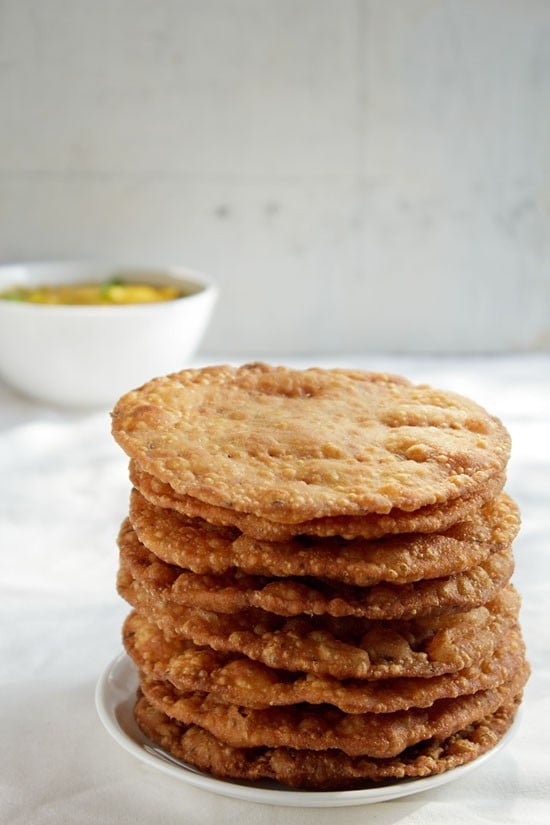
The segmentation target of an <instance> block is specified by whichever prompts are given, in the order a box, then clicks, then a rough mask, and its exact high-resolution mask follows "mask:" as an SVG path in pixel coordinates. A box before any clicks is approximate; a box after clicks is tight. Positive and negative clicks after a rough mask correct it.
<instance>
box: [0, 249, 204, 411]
mask: <svg viewBox="0 0 550 825" xmlns="http://www.w3.org/2000/svg"><path fill="white" fill-rule="evenodd" d="M121 275H123V277H125V278H126V279H128V280H130V279H131V280H132V281H136V282H147V283H155V284H165V285H167V284H170V285H175V286H179V287H181V288H182V289H183V290H185V291H186V292H187V293H188V294H186V295H185V296H184V297H182V298H177V299H175V300H169V301H159V302H157V303H144V304H123V305H120V306H106V305H103V306H79V305H74V306H73V305H71V306H67V305H44V304H32V303H29V302H26V301H9V300H2V299H0V375H1V376H2V377H3V378H4V379H5V380H6V381H7V382H9V383H10V384H12V385H13V386H14V387H16V388H17V389H18V390H20V391H21V392H23V393H25V394H26V395H29V396H31V397H34V398H37V399H40V400H42V401H46V402H48V403H53V404H58V405H63V406H72V407H99V406H111V405H113V404H114V403H115V402H116V400H117V399H118V398H119V397H120V395H122V394H123V393H125V392H127V391H128V390H130V389H133V388H134V387H138V386H140V385H141V384H142V383H144V382H145V381H148V380H149V379H150V378H153V377H155V376H157V375H165V374H167V373H169V372H175V371H177V370H180V369H183V368H184V367H185V366H187V365H188V362H189V359H190V357H191V356H192V355H193V353H194V352H195V351H196V349H197V347H198V345H199V343H200V341H201V338H202V335H203V333H204V331H205V329H206V326H207V324H208V322H209V320H210V317H211V314H212V310H213V308H214V304H215V302H216V298H217V288H216V287H215V286H214V284H213V283H212V282H211V281H210V280H209V279H208V278H206V277H204V276H203V275H201V274H199V273H196V272H193V271H191V270H187V269H184V268H180V267H176V266H156V265H155V266H143V265H140V266H128V265H118V264H105V263H103V262H98V263H94V262H77V263H72V262H59V263H25V264H10V265H7V266H0V291H3V290H4V289H7V288H8V287H11V286H16V285H17V286H30V285H37V284H49V285H53V284H62V283H84V282H88V283H90V282H92V283H96V282H102V281H105V280H107V279H108V278H111V277H114V276H121Z"/></svg>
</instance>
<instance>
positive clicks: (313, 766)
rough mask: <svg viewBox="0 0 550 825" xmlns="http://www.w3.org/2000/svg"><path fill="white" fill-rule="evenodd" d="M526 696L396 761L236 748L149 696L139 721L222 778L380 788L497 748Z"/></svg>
mask: <svg viewBox="0 0 550 825" xmlns="http://www.w3.org/2000/svg"><path fill="white" fill-rule="evenodd" d="M520 700H521V697H520V696H518V697H516V698H515V699H514V700H513V701H512V702H510V703H507V704H505V705H502V707H500V708H499V709H498V710H497V711H496V712H495V713H493V714H491V715H489V716H486V717H485V718H484V719H481V720H479V721H478V722H475V723H474V724H472V725H469V726H468V727H467V728H465V729H463V730H461V731H457V732H456V733H453V734H452V735H451V736H449V737H447V738H446V739H439V738H432V739H428V740H427V741H424V742H421V743H419V744H418V745H414V746H413V747H411V748H407V749H406V750H404V751H403V752H402V753H400V754H399V755H398V756H396V757H394V758H391V759H372V758H368V757H361V756H360V757H350V756H346V754H344V753H342V752H341V751H338V750H329V751H307V750H294V749H290V748H231V747H229V746H228V745H226V744H224V743H222V742H220V741H219V740H218V739H216V738H215V737H214V736H212V734H210V733H208V731H206V730H204V729H203V728H200V727H197V726H196V725H191V726H187V725H183V724H181V723H179V722H177V721H176V720H175V719H171V718H170V717H169V716H167V715H166V714H165V713H162V712H161V711H159V710H157V709H156V708H154V707H153V706H152V705H151V704H150V703H149V702H148V701H147V699H145V697H144V696H140V697H139V698H138V701H137V703H136V706H135V717H136V721H137V723H138V725H139V727H140V728H141V730H142V731H143V733H144V734H145V735H146V736H147V737H149V739H150V740H151V741H152V742H154V743H156V744H157V745H158V746H159V747H161V748H163V749H164V750H165V751H167V752H168V753H170V754H172V756H174V757H175V758H176V759H180V760H183V761H184V762H186V763H188V764H192V765H194V766H195V767H196V768H198V769H199V770H202V771H205V772H207V773H210V774H211V775H214V776H216V777H218V778H220V779H226V780H231V779H233V780H245V781H252V782H259V781H261V780H269V781H275V782H279V783H281V785H282V786H286V787H291V788H300V789H303V790H311V791H329V790H350V789H357V788H365V787H369V786H370V787H372V786H373V783H374V787H376V784H379V783H381V782H387V781H393V780H399V779H404V778H407V777H409V778H412V777H415V778H419V777H425V776H432V775H436V774H440V773H443V772H444V771H448V770H452V769H453V768H456V767H458V766H459V765H464V764H466V763H468V762H471V761H473V760H474V759H476V758H477V757H479V756H481V755H482V754H484V753H487V752H488V751H489V750H491V749H492V748H493V747H495V745H497V744H498V742H499V741H500V740H501V739H502V738H503V737H504V735H505V733H506V732H507V731H508V730H509V728H510V726H511V724H512V722H513V721H514V718H515V715H516V711H517V706H518V704H519V702H520Z"/></svg>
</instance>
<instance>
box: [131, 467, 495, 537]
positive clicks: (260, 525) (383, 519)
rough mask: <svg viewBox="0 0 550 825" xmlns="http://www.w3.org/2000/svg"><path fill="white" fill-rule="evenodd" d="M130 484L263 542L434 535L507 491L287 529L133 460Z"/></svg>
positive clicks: (490, 485)
mask: <svg viewBox="0 0 550 825" xmlns="http://www.w3.org/2000/svg"><path fill="white" fill-rule="evenodd" d="M130 481H131V482H132V484H133V485H134V486H135V487H136V488H137V489H138V490H139V491H140V492H141V493H142V494H143V496H145V498H147V500H148V501H150V502H151V503H152V504H156V505H158V506H159V507H164V508H167V509H171V510H175V511H176V512H178V513H180V514H181V515H183V516H186V517H188V518H191V519H200V520H201V521H206V522H207V523H209V524H211V525H218V526H220V527H236V528H237V529H238V530H239V531H240V532H242V533H244V534H245V535H247V536H250V537H251V538H255V539H259V540H262V541H263V540H265V541H278V542H280V541H286V540H288V539H291V538H292V537H293V536H301V535H306V536H318V537H320V538H326V537H330V536H338V537H339V538H344V539H354V538H358V537H362V538H366V539H375V538H380V537H382V536H389V535H396V534H398V533H433V532H435V531H443V530H446V529H447V528H448V527H451V526H452V525H453V524H456V523H457V522H458V521H464V520H465V519H468V518H471V517H472V516H475V515H476V513H477V512H478V510H479V508H480V507H482V506H483V505H484V504H485V503H486V502H489V501H492V500H493V499H494V498H495V496H497V495H498V494H499V493H500V492H501V490H502V489H503V487H504V483H505V481H506V478H505V474H504V473H501V474H500V475H497V476H495V477H494V478H491V479H489V480H488V481H487V483H486V484H484V485H483V487H481V488H480V489H479V490H477V491H476V492H475V493H474V494H470V495H467V496H466V495H464V496H461V497H460V498H454V499H451V500H450V501H446V502H444V503H442V504H437V505H427V506H426V507H420V508H419V509H418V510H414V511H413V512H406V511H405V510H400V509H398V508H393V509H392V510H391V511H390V512H389V513H385V514H383V515H382V514H380V513H368V514H365V515H361V516H326V517H321V518H315V519H310V520H308V521H302V522H295V523H293V524H284V523H283V522H275V521H270V520H269V519H266V518H261V517H258V516H255V515H252V514H250V513H240V512H239V511H238V510H231V509H230V508H227V507H219V506H216V505H214V504H207V503H206V502H204V501H199V499H197V498H193V497H192V496H186V495H183V494H181V493H176V491H175V490H174V489H173V488H172V487H170V485H169V484H167V483H166V482H164V481H160V480H159V479H158V478H155V477H154V476H152V475H151V474H150V473H147V472H145V471H144V470H143V468H142V467H140V466H139V464H138V462H137V461H135V460H134V459H132V460H131V461H130Z"/></svg>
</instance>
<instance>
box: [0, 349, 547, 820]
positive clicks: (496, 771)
mask: <svg viewBox="0 0 550 825" xmlns="http://www.w3.org/2000/svg"><path fill="white" fill-rule="evenodd" d="M210 360H211V361H214V360H215V361H217V362H219V361H220V360H228V361H231V360H232V361H233V362H236V361H237V360H239V359H234V358H233V359H230V358H228V359H220V358H216V359H208V358H202V359H201V360H200V362H199V361H197V363H201V364H202V363H208V362H209V361H210ZM265 360H270V359H269V358H268V357H266V358H265ZM272 360H277V361H279V362H282V361H285V362H286V363H290V364H296V365H298V366H306V365H310V364H320V365H326V366H334V365H342V366H346V365H352V366H359V367H365V368H367V369H385V370H388V371H394V372H400V373H402V374H406V375H408V376H409V377H410V378H412V379H413V380H415V381H427V382H429V383H431V384H433V385H435V386H439V387H441V388H447V389H454V390H457V391H459V392H462V393H464V394H466V395H469V396H470V397H472V398H474V399H475V400H477V401H478V402H479V403H481V404H483V405H484V406H486V407H487V408H488V409H489V410H490V411H491V412H493V413H495V414H497V415H499V416H500V417H501V418H502V420H503V421H504V423H505V424H506V425H507V427H508V429H509V430H510V432H511V434H512V438H513V454H512V460H511V463H510V467H509V481H508V485H507V489H508V491H509V492H510V493H511V494H512V495H513V496H514V497H515V498H516V499H517V500H518V502H519V504H520V506H521V509H522V512H523V528H522V531H521V534H520V536H519V537H518V539H517V541H516V544H515V555H516V573H515V576H514V580H515V583H516V586H517V587H518V589H519V590H520V592H521V593H522V596H523V608H522V623H523V627H524V635H525V638H526V641H527V645H528V650H529V658H530V661H531V664H532V667H533V675H532V677H531V680H530V682H529V684H528V687H527V690H526V694H525V700H524V706H523V714H522V718H521V723H520V725H519V729H518V731H517V734H516V735H515V737H514V739H513V740H512V742H511V743H510V745H509V746H508V747H506V748H505V749H504V750H502V751H501V752H500V753H498V755H496V756H495V757H494V758H493V759H491V760H488V761H487V762H486V763H485V764H483V765H481V766H480V767H479V768H478V769H477V770H475V771H472V772H470V773H469V774H468V775H467V776H465V777H463V778H462V779H460V780H458V781H456V782H451V783H449V784H447V785H445V786H443V787H441V788H438V789H435V790H430V791H427V792H424V793H421V794H419V795H417V796H410V797H406V798H403V799H399V800H394V801H390V802H384V803H378V804H375V805H369V806H368V807H354V808H331V809H307V808H286V809H285V808H282V807H273V806H265V805H258V804H256V803H250V802H244V801H241V800H232V799H226V798H224V797H221V796H218V795H214V794H212V793H209V792H205V791H203V790H199V789H196V788H193V787H190V786H189V785H187V784H185V783H183V782H181V781H178V780H177V779H174V778H172V777H169V776H166V775H164V774H162V773H160V772H158V771H156V770H154V769H153V768H151V767H149V766H147V765H145V764H143V763H141V762H140V761H138V760H137V759H136V758H134V757H133V756H132V755H130V754H129V753H127V752H126V751H125V750H123V749H122V748H121V747H120V746H119V745H118V744H117V743H116V742H115V741H114V740H113V739H112V738H111V737H110V736H109V735H108V733H107V732H106V731H105V729H104V728H103V726H102V725H101V723H100V721H99V719H98V716H97V713H96V709H95V706H94V688H95V685H96V682H97V679H98V677H99V675H100V674H101V673H102V671H103V670H104V669H105V667H106V666H107V664H108V663H109V662H110V660H111V659H112V658H113V657H115V656H116V655H117V654H118V653H119V652H120V651H121V642H120V626H121V623H122V620H123V618H124V616H125V615H126V613H127V612H128V608H127V606H126V605H125V603H124V602H122V600H121V599H120V598H119V597H118V596H117V594H116V591H115V574H116V568H117V551H116V547H115V537H116V533H117V531H118V527H119V524H120V522H121V520H122V518H123V517H124V515H125V513H126V511H127V505H128V493H129V489H130V487H129V482H128V479H127V463H126V458H125V456H124V454H123V453H122V452H121V450H120V449H119V448H118V447H117V445H116V444H115V443H114V442H113V440H112V438H111V436H110V419H109V415H108V411H106V410H105V411H94V412H68V411H63V410H55V409H50V408H48V407H46V406H43V405H39V404H34V403H32V402H30V401H28V400H25V399H23V398H22V397H20V396H18V395H16V394H15V393H13V392H12V391H11V390H10V389H9V388H8V387H5V386H4V385H1V384H0V464H1V475H0V479H1V481H0V483H1V496H0V531H1V532H0V546H1V552H2V556H1V565H0V611H1V619H2V621H1V624H0V718H1V732H2V739H1V747H0V822H2V823H6V825H7V823H9V824H10V825H15V823H21V825H38V823H41V824H42V823H56V825H62V824H63V823H70V825H78V823H94V825H95V823H103V824H104V825H108V823H116V825H124V823H131V825H140V823H147V825H150V823H152V822H159V823H163V825H170V823H178V825H181V824H182V823H186V825H192V824H193V823H197V824H198V823H216V825H219V823H220V822H223V823H240V825H242V823H243V822H256V823H269V825H275V823H283V822H287V821H288V822H292V823H315V825H322V823H327V825H328V823H331V825H338V823H343V822H346V823H347V825H353V823H359V822H366V821H369V822H375V823H377V825H390V823H397V822H399V823H400V825H402V824H403V823H407V825H409V824H410V825H424V823H432V824H433V823H438V825H455V824H456V825H458V824H459V823H460V825H463V823H468V824H469V825H475V824H476V823H482V822H483V823H487V822H491V823H495V822H498V823H501V825H503V824H504V823H518V825H520V824H521V825H535V823H545V825H547V823H548V822H549V821H550V745H549V741H550V721H549V720H550V678H549V675H550V630H549V605H550V546H549V545H550V539H549V537H550V506H549V501H548V492H549V490H550V427H549V423H550V356H513V357H494V358H493V357H491V358H469V359H435V358H412V357H410V358H409V357H407V358H397V357H382V356H377V357H367V356H363V357H360V356H353V357H352V356H350V357H348V358H346V357H343V356H341V357H338V358H331V359H328V358H326V357H325V358H322V357H317V358H315V357H311V358H308V359H300V360H298V359H288V358H287V359H281V358H278V359H272Z"/></svg>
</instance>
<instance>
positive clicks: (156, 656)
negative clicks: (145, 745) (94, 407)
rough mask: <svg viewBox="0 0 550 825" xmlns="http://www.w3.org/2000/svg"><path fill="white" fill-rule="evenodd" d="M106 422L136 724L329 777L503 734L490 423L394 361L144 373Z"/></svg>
mask: <svg viewBox="0 0 550 825" xmlns="http://www.w3.org/2000/svg"><path fill="white" fill-rule="evenodd" d="M113 435H114V438H115V439H116V441H117V442H118V444H119V445H120V446H121V447H122V448H123V450H124V451H125V452H126V453H127V454H128V455H129V457H130V479H131V483H132V485H133V489H132V492H131V499H130V510H129V517H128V518H127V519H126V520H125V522H124V523H123V525H122V528H121V531H120V535H119V547H120V569H119V576H118V589H119V592H120V594H121V595H122V597H123V598H124V599H126V600H127V601H128V602H129V603H130V605H131V606H132V608H133V611H132V612H131V613H130V615H129V616H128V618H127V620H126V622H125V625H124V629H123V638H124V644H125V648H126V650H127V652H128V654H129V655H130V656H131V658H132V659H133V661H134V662H135V663H136V665H137V668H138V670H139V681H140V690H139V694H138V698H137V702H136V707H135V715H136V719H137V722H138V724H139V726H140V727H141V729H142V730H143V731H144V732H145V734H146V735H147V736H148V737H149V738H150V739H151V740H153V741H154V742H155V743H157V744H158V745H160V746H161V747H162V748H164V749H166V750H167V751H169V752H170V753H171V754H172V755H174V756H175V757H177V758H179V759H182V760H184V761H186V762H188V763H191V764H193V765H194V766H196V767H198V768H200V769H202V770H204V771H206V772H209V773H211V774H213V775H215V776H218V777H224V778H227V779H239V780H242V779H245V780H253V781H256V780H276V781H278V782H280V783H283V784H284V785H287V786H292V787H295V788H303V789H317V790H328V789H347V788H357V787H368V786H369V785H370V784H371V783H372V782H378V783H379V782H381V781H388V780H389V779H399V778H404V777H421V776H427V775H431V774H436V773H441V772H443V771H446V770H448V769H451V768H453V767H455V766H457V765H461V764H464V763H466V762H469V761H471V760H473V759H475V758H476V757H477V756H479V755H480V754H482V753H484V752H486V751H487V750H489V749H490V748H492V747H493V746H494V745H495V744H496V743H497V742H498V741H499V740H500V739H501V738H502V737H503V735H504V733H505V732H506V730H507V729H508V728H509V726H510V725H511V723H512V721H513V719H514V715H515V713H516V710H517V707H518V704H519V702H520V701H521V696H522V690H523V687H524V685H525V682H526V680H527V678H528V673H529V668H528V665H527V663H526V659H525V650H524V644H523V641H522V637H521V630H520V626H519V623H518V612H519V598H518V595H517V593H516V591H515V589H514V587H513V585H512V584H510V579H511V576H512V573H513V567H514V561H513V555H512V542H513V540H514V538H515V536H516V534H517V532H518V528H519V514H518V510H517V507H516V506H515V504H514V503H513V501H512V500H511V499H510V498H509V496H508V495H507V494H506V493H504V492H503V487H504V482H505V473H506V465H507V462H508V458H509V450H510V440H509V436H508V433H507V432H506V430H505V428H504V427H503V425H502V423H501V422H500V421H499V420H498V419H497V418H495V417H493V416H491V415H490V414H488V413H487V412H486V411H485V410H484V409H482V408H481V407H479V406H478V405H477V404H475V403H474V402H472V401H470V400H468V399H466V398H463V397H461V396H458V395H456V394H453V393H450V392H443V391H440V390H435V389H432V388H431V387H427V386H415V385H413V384H411V383H410V382H409V381H407V380H405V379H404V378H400V377H397V376H392V375H386V374H379V373H368V372H362V371H354V370H339V369H328V370H323V369H308V370H292V369H288V368H285V367H271V366H268V365H265V364H247V365H245V366H242V367H239V368H232V367H228V366H214V367H209V368H204V369H197V370H184V371H183V372H181V373H178V374H175V375H170V376H167V377H163V378H157V379H154V380H152V381H150V382H149V383H148V384H146V385H144V386H143V387H141V388H140V389H137V390H135V391H132V392H130V393H128V394H127V395H125V396H123V397H122V398H121V399H120V401H119V402H118V404H117V405H116V407H115V410H114V412H113Z"/></svg>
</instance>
